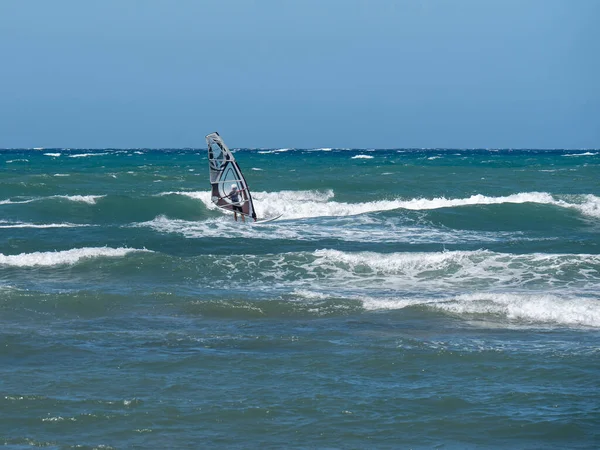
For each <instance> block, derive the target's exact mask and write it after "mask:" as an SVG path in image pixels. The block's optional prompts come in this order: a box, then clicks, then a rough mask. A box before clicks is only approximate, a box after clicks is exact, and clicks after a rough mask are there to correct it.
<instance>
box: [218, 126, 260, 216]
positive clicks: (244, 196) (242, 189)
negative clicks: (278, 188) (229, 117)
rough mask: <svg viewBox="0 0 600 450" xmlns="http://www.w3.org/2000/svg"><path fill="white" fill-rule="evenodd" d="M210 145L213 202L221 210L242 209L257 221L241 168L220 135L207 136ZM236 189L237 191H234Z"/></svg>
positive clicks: (243, 212)
mask: <svg viewBox="0 0 600 450" xmlns="http://www.w3.org/2000/svg"><path fill="white" fill-rule="evenodd" d="M206 143H207V145H208V170H209V174H210V184H211V186H212V197H211V199H212V202H213V203H214V204H215V205H217V206H218V207H219V208H223V209H226V210H229V211H234V207H236V208H235V210H237V211H238V212H240V210H239V209H238V208H241V213H242V214H245V215H247V216H249V217H252V218H253V219H254V220H256V212H255V211H254V204H253V203H252V196H251V195H250V189H248V183H246V179H245V178H244V175H242V171H241V170H240V166H239V165H238V163H237V162H236V160H235V158H234V157H233V154H232V153H231V151H229V149H228V148H227V146H226V145H225V143H224V142H223V139H221V136H219V133H217V132H214V133H211V134H208V135H207V136H206ZM234 187H235V189H234Z"/></svg>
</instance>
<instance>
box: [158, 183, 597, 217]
mask: <svg viewBox="0 0 600 450" xmlns="http://www.w3.org/2000/svg"><path fill="white" fill-rule="evenodd" d="M171 194H180V195H187V196H189V197H192V198H195V199H198V200H201V201H202V202H203V203H204V204H205V206H206V207H207V208H209V209H216V207H215V206H214V204H213V203H212V201H211V200H210V193H209V192H171ZM162 195H166V193H164V194H162ZM253 196H254V197H255V205H254V206H255V209H256V211H257V213H258V215H259V216H260V217H272V216H278V215H283V218H284V219H302V218H313V217H328V216H335V217H340V216H354V215H360V214H367V213H373V212H382V211H392V210H395V209H408V210H413V211H424V210H432V209H441V208H455V207H462V206H476V205H499V204H504V203H512V204H521V203H538V204H546V205H554V206H558V207H561V208H570V209H575V210H577V211H579V212H580V213H582V214H584V215H586V216H591V217H600V197H597V196H595V195H592V194H584V195H562V196H553V195H552V194H549V193H546V192H523V193H518V194H512V195H507V196H501V197H490V196H486V195H483V194H476V195H472V196H470V197H467V198H456V199H448V198H445V197H437V198H433V199H427V198H413V199H410V200H402V199H395V200H376V201H372V202H362V203H345V202H336V201H331V199H332V198H334V192H333V191H332V190H327V191H279V192H255V193H254V194H253Z"/></svg>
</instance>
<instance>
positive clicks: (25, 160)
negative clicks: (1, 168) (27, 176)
mask: <svg viewBox="0 0 600 450" xmlns="http://www.w3.org/2000/svg"><path fill="white" fill-rule="evenodd" d="M14 162H29V160H28V159H11V160H10V161H6V164H10V163H14Z"/></svg>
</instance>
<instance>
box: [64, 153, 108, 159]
mask: <svg viewBox="0 0 600 450" xmlns="http://www.w3.org/2000/svg"><path fill="white" fill-rule="evenodd" d="M103 155H108V153H76V154H74V155H69V158H87V157H88V156H103Z"/></svg>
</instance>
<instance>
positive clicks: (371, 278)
mask: <svg viewBox="0 0 600 450" xmlns="http://www.w3.org/2000/svg"><path fill="white" fill-rule="evenodd" d="M314 256H315V258H316V259H315V261H314V262H313V263H311V264H310V265H311V266H318V267H319V268H320V270H326V271H328V272H329V273H330V275H329V276H330V277H334V278H338V279H340V280H348V281H350V280H358V279H359V280H361V281H360V284H361V285H363V286H367V285H372V286H378V287H381V288H389V289H405V288H411V289H416V290H422V289H430V290H433V291H440V290H441V291H452V290H455V289H458V290H459V291H464V290H465V289H469V290H477V289H480V288H482V287H486V288H494V289H507V288H510V289H514V288H517V289H522V288H524V287H528V288H531V289H540V288H542V289H550V290H551V289H555V288H565V287H569V288H570V289H573V290H579V291H581V292H584V291H589V290H592V291H593V290H598V289H600V271H599V268H600V255H591V254H545V253H533V254H525V255H513V254H510V253H495V252H491V251H487V250H477V251H451V252H436V253H389V254H382V253H373V252H356V253H351V252H342V251H339V250H330V249H325V250H317V251H316V252H315V253H314Z"/></svg>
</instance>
